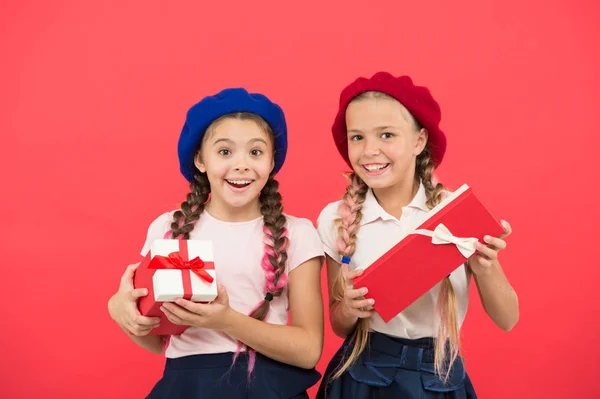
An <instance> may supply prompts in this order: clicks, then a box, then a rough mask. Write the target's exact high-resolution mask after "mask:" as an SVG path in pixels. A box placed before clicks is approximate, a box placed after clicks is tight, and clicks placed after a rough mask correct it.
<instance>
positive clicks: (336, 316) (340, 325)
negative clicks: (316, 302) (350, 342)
mask: <svg viewBox="0 0 600 399" xmlns="http://www.w3.org/2000/svg"><path fill="white" fill-rule="evenodd" d="M343 309H344V308H343V307H342V302H333V304H331V306H329V322H330V323H331V329H332V330H333V333H334V334H335V335H337V336H338V337H340V338H346V337H347V336H348V335H350V334H352V331H354V327H355V326H356V323H357V322H358V317H356V316H353V315H349V314H346V313H345V312H344V310H343Z"/></svg>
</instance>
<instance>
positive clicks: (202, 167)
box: [194, 151, 206, 173]
mask: <svg viewBox="0 0 600 399" xmlns="http://www.w3.org/2000/svg"><path fill="white" fill-rule="evenodd" d="M194 165H196V167H197V168H198V170H199V171H200V172H202V173H206V165H204V162H202V156H201V155H200V151H198V152H197V153H196V155H195V156H194Z"/></svg>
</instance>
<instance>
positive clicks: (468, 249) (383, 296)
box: [353, 184, 504, 323]
mask: <svg viewBox="0 0 600 399" xmlns="http://www.w3.org/2000/svg"><path fill="white" fill-rule="evenodd" d="M503 232H504V227H502V225H501V224H500V223H499V222H498V221H497V220H496V219H495V218H494V216H492V214H491V213H490V212H489V211H488V210H487V209H486V207H485V206H484V205H483V203H482V202H481V201H480V200H479V198H477V196H476V195H475V194H474V193H473V190H472V189H471V188H470V187H469V186H468V185H466V184H464V185H463V186H461V187H460V188H459V189H458V190H456V191H455V192H454V193H452V194H450V195H449V196H448V197H447V198H446V199H444V200H443V201H442V202H441V203H440V204H438V205H437V206H436V207H435V208H433V209H432V210H431V211H429V213H428V214H427V219H426V220H425V221H424V222H422V223H421V224H420V225H419V226H414V228H412V229H410V230H409V231H408V232H407V233H406V234H405V235H403V236H402V237H400V238H399V242H398V244H396V245H395V246H394V247H392V248H391V249H390V250H389V251H387V252H386V253H385V254H384V255H383V256H381V257H380V258H379V259H377V260H376V261H375V262H373V263H372V264H371V266H369V267H368V268H366V269H365V271H364V273H363V274H362V275H361V276H359V277H357V278H355V279H354V280H353V282H354V285H355V287H356V288H362V287H367V288H368V289H369V292H368V294H367V295H366V296H365V297H366V298H373V299H374V300H375V305H374V306H373V308H374V309H375V311H376V312H377V313H378V314H379V315H380V316H381V318H382V319H383V320H384V321H385V322H386V323H387V322H388V321H390V320H391V319H392V318H394V317H395V316H397V315H398V314H399V313H401V312H402V311H403V310H404V309H406V308H407V307H408V306H409V305H410V304H411V303H413V302H414V301H416V300H417V299H419V297H421V296H422V295H423V294H425V293H426V292H427V291H429V290H430V289H431V288H433V287H434V286H435V285H436V284H438V283H439V282H440V281H442V280H443V279H444V278H445V277H446V276H447V275H449V274H450V273H452V272H453V271H454V270H456V269H457V268H458V267H460V265H462V264H463V263H465V262H466V261H467V259H469V258H470V257H471V256H472V255H473V254H474V253H475V248H474V246H473V244H474V243H475V242H476V241H477V240H479V241H480V242H483V237H484V236H485V235H491V236H495V237H497V236H499V235H500V234H502V233H503Z"/></svg>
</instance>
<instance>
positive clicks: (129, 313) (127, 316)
mask: <svg viewBox="0 0 600 399" xmlns="http://www.w3.org/2000/svg"><path fill="white" fill-rule="evenodd" d="M139 265H140V264H139V262H138V263H136V264H134V265H129V266H127V269H126V270H125V273H124V274H123V276H122V277H121V284H120V286H119V291H117V293H116V294H114V295H113V296H112V297H111V298H110V299H109V300H108V313H109V314H110V317H112V319H113V320H114V321H116V322H117V324H119V325H120V326H121V328H123V329H124V330H126V331H128V332H129V333H130V334H132V335H136V336H138V337H139V336H144V335H148V333H150V331H151V330H152V329H153V328H155V327H158V325H159V321H160V319H159V318H158V317H145V316H142V315H141V314H140V311H139V310H138V306H137V301H138V298H140V297H143V296H146V295H148V290H147V289H146V288H138V289H133V274H134V272H135V269H137V267H138V266H139Z"/></svg>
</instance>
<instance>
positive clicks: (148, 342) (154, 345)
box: [119, 326, 165, 355]
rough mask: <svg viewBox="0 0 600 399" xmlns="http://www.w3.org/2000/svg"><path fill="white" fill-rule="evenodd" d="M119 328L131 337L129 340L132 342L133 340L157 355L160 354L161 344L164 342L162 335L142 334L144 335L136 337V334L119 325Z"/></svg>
mask: <svg viewBox="0 0 600 399" xmlns="http://www.w3.org/2000/svg"><path fill="white" fill-rule="evenodd" d="M119 327H121V326H119ZM121 329H122V330H123V331H124V332H125V335H127V336H128V337H129V338H131V340H132V341H133V342H135V343H136V344H137V345H138V346H140V347H142V348H144V349H146V350H147V351H150V352H152V353H156V354H157V355H160V354H162V352H163V345H164V342H165V337H164V336H162V335H144V336H141V337H138V336H136V335H133V334H131V333H130V332H129V331H127V330H126V329H125V328H123V327H121Z"/></svg>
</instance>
